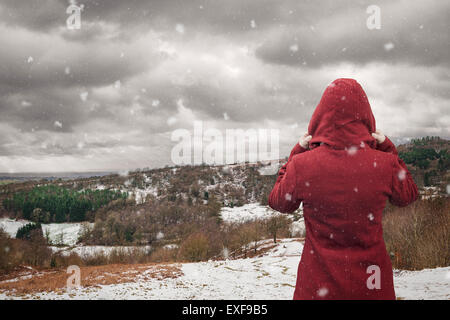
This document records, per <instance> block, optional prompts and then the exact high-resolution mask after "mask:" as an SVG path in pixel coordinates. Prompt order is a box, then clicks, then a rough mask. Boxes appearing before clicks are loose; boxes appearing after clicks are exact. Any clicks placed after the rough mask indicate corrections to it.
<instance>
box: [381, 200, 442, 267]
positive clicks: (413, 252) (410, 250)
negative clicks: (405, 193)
mask: <svg viewBox="0 0 450 320" xmlns="http://www.w3.org/2000/svg"><path fill="white" fill-rule="evenodd" d="M383 235H384V240H385V243H386V249H387V250H388V253H389V254H390V256H391V260H392V264H393V267H394V268H400V269H408V270H420V269H423V268H436V267H445V266H449V265H450V241H449V239H450V199H448V198H438V199H426V200H419V201H416V202H415V203H413V204H411V205H410V206H408V207H405V208H396V207H392V206H389V207H387V210H386V213H385V217H384V219H383Z"/></svg>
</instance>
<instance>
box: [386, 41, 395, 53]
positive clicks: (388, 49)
mask: <svg viewBox="0 0 450 320" xmlns="http://www.w3.org/2000/svg"><path fill="white" fill-rule="evenodd" d="M392 49H394V44H393V43H392V42H388V43H385V44H384V50H386V51H391V50H392Z"/></svg>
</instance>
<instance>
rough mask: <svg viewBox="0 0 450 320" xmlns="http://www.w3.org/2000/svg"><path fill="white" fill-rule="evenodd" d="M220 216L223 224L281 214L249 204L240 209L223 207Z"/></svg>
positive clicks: (255, 204) (257, 204)
mask: <svg viewBox="0 0 450 320" xmlns="http://www.w3.org/2000/svg"><path fill="white" fill-rule="evenodd" d="M220 214H221V215H222V219H223V221H225V222H246V221H251V220H255V219H268V218H270V217H272V216H274V215H280V214H281V213H279V212H277V211H275V210H272V208H270V207H269V206H263V205H260V204H259V203H249V204H244V205H243V206H241V207H233V208H230V207H223V208H222V210H221V212H220Z"/></svg>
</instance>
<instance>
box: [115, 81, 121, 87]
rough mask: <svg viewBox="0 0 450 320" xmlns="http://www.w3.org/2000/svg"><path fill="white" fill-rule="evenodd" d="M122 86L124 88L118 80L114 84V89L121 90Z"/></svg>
mask: <svg viewBox="0 0 450 320" xmlns="http://www.w3.org/2000/svg"><path fill="white" fill-rule="evenodd" d="M121 86H122V83H121V82H120V80H117V81H116V82H114V88H116V89H120V87H121Z"/></svg>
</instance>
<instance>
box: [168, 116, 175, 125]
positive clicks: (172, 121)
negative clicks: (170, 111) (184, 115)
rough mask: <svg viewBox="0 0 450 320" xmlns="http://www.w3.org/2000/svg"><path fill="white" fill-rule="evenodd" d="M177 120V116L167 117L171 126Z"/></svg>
mask: <svg viewBox="0 0 450 320" xmlns="http://www.w3.org/2000/svg"><path fill="white" fill-rule="evenodd" d="M176 122H177V118H175V117H170V118H169V119H167V124H168V125H169V126H171V125H173V124H175V123H176Z"/></svg>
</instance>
